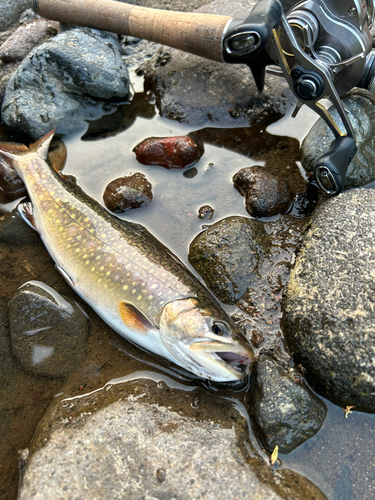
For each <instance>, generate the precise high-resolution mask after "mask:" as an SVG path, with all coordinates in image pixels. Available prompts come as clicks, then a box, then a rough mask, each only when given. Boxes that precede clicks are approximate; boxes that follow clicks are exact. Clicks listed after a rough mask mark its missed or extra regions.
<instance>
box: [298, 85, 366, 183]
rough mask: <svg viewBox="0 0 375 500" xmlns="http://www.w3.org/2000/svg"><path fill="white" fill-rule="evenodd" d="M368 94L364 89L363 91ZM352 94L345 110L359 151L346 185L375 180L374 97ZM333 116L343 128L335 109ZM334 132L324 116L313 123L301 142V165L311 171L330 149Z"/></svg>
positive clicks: (350, 168) (350, 165)
mask: <svg viewBox="0 0 375 500" xmlns="http://www.w3.org/2000/svg"><path fill="white" fill-rule="evenodd" d="M360 92H361V94H362V95H364V96H366V93H365V92H364V91H360ZM362 95H361V96H358V95H351V96H349V97H346V98H344V99H343V102H344V105H345V109H347V110H348V112H349V119H350V121H351V123H352V125H353V128H354V130H355V134H356V140H357V148H358V150H357V154H356V155H355V156H354V158H353V159H352V161H351V162H350V164H349V167H348V170H347V177H346V184H345V186H346V188H352V187H359V186H364V185H366V184H368V183H370V182H372V181H373V180H374V179H375V125H374V124H375V106H374V104H373V98H371V100H370V99H367V98H366V97H362ZM330 113H331V115H332V118H333V119H334V120H335V122H336V123H338V125H339V126H340V127H341V129H342V130H343V131H344V128H343V126H342V122H341V120H340V117H339V116H338V113H337V111H336V109H333V111H332V110H331V111H330ZM333 139H334V135H333V133H332V132H331V130H330V129H329V128H328V126H327V125H326V123H325V121H324V120H323V119H322V118H319V120H318V121H317V122H316V123H315V124H314V125H313V127H312V128H311V130H310V132H309V133H308V134H307V136H306V138H305V140H304V141H303V144H302V165H303V168H304V169H305V170H306V171H307V172H308V173H310V174H312V173H313V171H314V167H315V165H316V163H317V161H318V159H319V158H320V156H321V155H322V154H324V153H326V152H327V150H328V148H329V146H330V144H331V142H332V141H333Z"/></svg>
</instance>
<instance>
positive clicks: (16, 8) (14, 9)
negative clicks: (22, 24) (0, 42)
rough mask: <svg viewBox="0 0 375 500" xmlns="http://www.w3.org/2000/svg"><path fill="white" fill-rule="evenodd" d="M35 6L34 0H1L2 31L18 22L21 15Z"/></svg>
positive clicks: (0, 26)
mask: <svg viewBox="0 0 375 500" xmlns="http://www.w3.org/2000/svg"><path fill="white" fill-rule="evenodd" d="M32 6H33V0H1V2H0V31H5V30H7V29H8V28H10V27H11V26H12V25H13V24H15V23H17V21H18V19H19V17H20V15H21V14H22V12H23V11H24V10H26V9H29V8H31V7H32Z"/></svg>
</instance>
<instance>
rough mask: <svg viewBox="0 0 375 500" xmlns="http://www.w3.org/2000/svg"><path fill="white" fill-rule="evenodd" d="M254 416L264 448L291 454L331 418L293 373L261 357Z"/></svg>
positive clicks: (253, 392) (253, 382) (252, 404)
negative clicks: (327, 418)
mask: <svg viewBox="0 0 375 500" xmlns="http://www.w3.org/2000/svg"><path fill="white" fill-rule="evenodd" d="M249 408H250V412H251V414H252V416H253V422H254V423H255V425H256V429H257V433H258V435H259V437H260V440H261V442H262V444H263V446H264V447H265V448H266V449H267V450H268V451H270V452H272V451H273V450H274V449H275V446H276V445H278V447H279V452H280V453H283V454H287V453H290V452H291V451H293V450H294V449H295V448H297V447H298V446H300V445H301V444H302V443H304V442H305V441H306V440H307V439H309V438H311V437H312V436H314V435H315V434H316V433H317V432H318V431H319V429H320V428H321V426H322V425H323V422H324V419H325V417H326V414H327V409H326V406H325V405H324V403H323V402H321V401H320V400H319V399H318V398H317V397H316V396H315V395H314V394H313V393H312V392H311V391H310V390H309V389H308V388H307V387H306V385H305V384H304V382H303V379H302V377H301V376H300V375H299V374H298V373H297V372H295V371H294V370H293V369H290V370H286V369H285V368H283V367H282V366H280V365H278V364H277V363H276V362H275V361H274V360H273V359H272V358H271V357H270V356H268V355H261V356H260V358H259V361H258V363H257V365H256V369H255V373H254V372H253V375H252V378H251V398H250V405H249Z"/></svg>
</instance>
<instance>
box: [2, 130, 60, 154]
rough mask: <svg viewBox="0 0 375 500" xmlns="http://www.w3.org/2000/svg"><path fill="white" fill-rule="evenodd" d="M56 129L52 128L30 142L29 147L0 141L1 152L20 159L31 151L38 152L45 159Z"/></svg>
mask: <svg viewBox="0 0 375 500" xmlns="http://www.w3.org/2000/svg"><path fill="white" fill-rule="evenodd" d="M55 130H56V129H52V130H50V131H49V132H48V133H47V134H46V135H44V136H43V137H42V138H41V139H39V141H37V142H34V143H33V144H30V146H29V147H27V146H24V145H23V144H6V143H0V153H1V154H3V155H4V156H6V157H7V158H9V159H11V160H16V161H17V160H19V158H20V156H25V155H28V154H30V153H35V152H36V153H37V154H38V155H39V156H40V157H42V158H43V159H44V160H45V159H46V158H47V154H48V149H49V146H50V143H51V141H52V138H53V136H54V134H55Z"/></svg>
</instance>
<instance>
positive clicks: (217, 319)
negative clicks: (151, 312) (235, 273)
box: [159, 297, 254, 382]
mask: <svg viewBox="0 0 375 500" xmlns="http://www.w3.org/2000/svg"><path fill="white" fill-rule="evenodd" d="M159 330H160V337H161V340H162V341H163V343H164V345H165V346H166V347H167V349H168V350H169V351H170V353H171V354H172V356H173V357H174V358H175V359H176V360H177V361H178V362H179V364H180V365H181V366H183V367H185V368H186V369H187V370H189V371H191V372H193V373H194V374H196V375H198V376H199V377H202V378H206V379H209V380H213V381H216V382H231V381H235V380H240V379H242V378H243V377H245V376H246V375H247V373H248V368H249V365H250V364H251V363H252V362H253V360H254V354H253V351H252V349H251V347H250V345H249V343H248V342H247V341H246V339H245V338H244V336H243V334H242V332H241V330H240V328H239V327H238V326H237V325H236V324H235V323H234V322H233V321H232V320H231V319H230V318H229V317H228V316H227V315H226V314H225V312H224V311H223V310H221V309H220V308H219V307H217V306H216V305H215V304H214V303H212V304H201V303H200V301H199V299H197V298H195V297H192V298H186V299H181V300H175V301H172V302H169V303H167V304H166V305H165V306H164V307H163V309H162V311H161V314H160V320H159Z"/></svg>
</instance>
